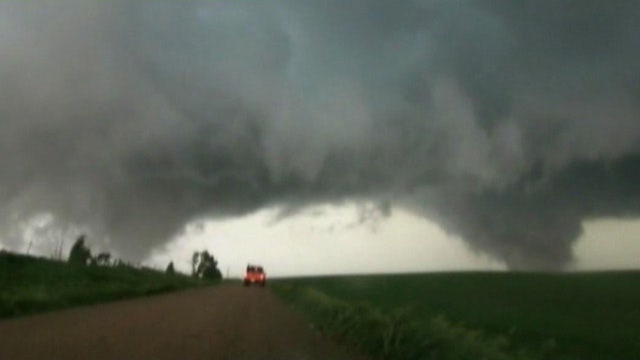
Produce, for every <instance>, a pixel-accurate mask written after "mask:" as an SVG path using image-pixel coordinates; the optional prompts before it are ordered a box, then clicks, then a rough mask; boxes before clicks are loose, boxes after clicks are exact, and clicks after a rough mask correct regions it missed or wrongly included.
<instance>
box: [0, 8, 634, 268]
mask: <svg viewBox="0 0 640 360" xmlns="http://www.w3.org/2000/svg"><path fill="white" fill-rule="evenodd" d="M638 16H640V3H638V2H637V1H616V2H612V3H605V2H602V1H518V2H512V1H403V2H398V1H349V2H343V1H293V0H292V1H270V2H250V1H173V2H168V1H149V2H142V1H138V2H130V1H80V0H77V1H74V0H60V1H57V2H41V3H36V2H22V1H5V2H2V3H0V82H1V84H2V85H1V87H0V169H2V170H1V172H0V219H1V220H0V222H1V224H0V225H1V226H0V228H1V229H3V231H4V233H5V234H10V233H11V234H15V231H14V230H15V226H16V225H15V224H18V223H20V221H23V220H25V219H28V218H29V217H31V216H33V215H34V214H38V213H42V212H50V213H52V214H54V215H55V217H56V219H57V220H56V221H62V222H63V223H64V222H66V223H71V224H77V225H78V226H83V227H88V228H90V229H91V231H92V232H94V233H95V234H99V235H105V236H108V237H109V238H110V239H111V241H112V246H114V247H115V248H116V250H117V251H119V252H120V253H123V254H126V256H129V257H132V258H140V257H142V256H144V255H145V254H147V253H148V252H149V250H150V249H152V248H153V247H155V246H157V245H160V244H163V243H164V242H165V241H166V240H167V239H168V238H170V237H171V236H172V235H174V234H176V233H177V232H179V231H180V229H181V228H182V226H183V225H184V224H185V223H187V222H189V221H193V220H196V219H199V218H204V217H209V216H217V217H224V216H233V215H237V214H242V213H246V212H249V211H253V210H256V209H259V208H261V207H263V206H272V205H273V206H282V207H284V208H285V209H296V208H299V207H301V206H305V205H307V204H312V203H316V202H325V201H332V202H339V201H346V200H348V199H371V200H374V202H377V203H380V204H383V205H381V208H380V211H381V213H387V212H389V211H390V209H391V205H394V206H403V207H407V208H410V209H413V210H415V211H417V212H419V213H421V214H424V215H425V216H426V217H429V218H432V219H435V220H437V221H438V222H439V223H440V224H442V225H443V226H444V227H445V228H446V229H448V230H450V231H452V232H454V233H457V234H461V235H462V236H463V237H464V238H465V240H466V241H467V242H468V243H469V244H470V246H471V247H473V248H474V249H477V250H479V251H483V252H486V253H489V254H491V255H493V256H495V257H497V258H500V259H504V260H506V261H507V263H508V264H509V265H510V266H511V267H514V268H532V267H546V268H548V267H559V266H562V265H563V264H565V263H566V262H567V261H569V260H570V259H571V244H572V242H573V241H574V240H575V239H576V238H577V237H578V236H579V235H580V233H581V222H582V221H583V220H584V219H586V218H592V217H601V216H635V215H637V214H638V210H640V206H639V205H637V204H640V202H638V201H634V200H637V198H638V195H639V194H640V191H639V190H640V189H638V187H637V185H635V184H638V183H639V182H638V180H640V179H639V177H640V174H638V173H637V171H635V170H634V169H636V168H637V167H638V166H640V164H638V161H637V157H638V155H639V154H638V152H639V151H640V121H638V115H639V107H638V106H639V103H640V95H639V94H640V91H639V90H638V89H640V62H638V61H637V59H638V55H639V54H638V52H639V51H640V46H639V45H640V44H639V43H638V42H639V40H638V39H640V25H639V24H640V23H639V22H638V21H636V19H637V18H638ZM285 213H286V211H285ZM5 236H9V235H5Z"/></svg>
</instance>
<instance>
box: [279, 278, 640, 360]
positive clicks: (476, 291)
mask: <svg viewBox="0 0 640 360" xmlns="http://www.w3.org/2000/svg"><path fill="white" fill-rule="evenodd" d="M280 284H281V285H282V286H285V287H288V288H291V287H293V288H303V287H310V288H311V289H314V290H318V291H321V292H322V293H324V294H326V295H327V296H329V297H333V298H336V299H341V300H344V301H346V302H349V303H362V302H364V303H368V304H370V305H371V306H374V307H376V308H378V309H381V311H383V312H386V313H392V312H393V309H396V311H397V309H400V308H404V309H407V311H409V312H410V313H411V314H412V315H411V316H412V317H413V318H415V319H422V320H421V321H425V322H426V321H431V320H429V319H434V318H436V317H438V316H440V315H443V316H444V317H446V319H448V320H449V321H450V322H451V323H453V324H459V325H460V326H462V327H464V328H465V329H476V330H480V331H482V333H483V334H488V335H495V336H501V337H506V338H507V339H508V340H509V341H510V342H512V343H515V344H517V345H518V347H522V348H528V349H535V348H537V347H540V346H541V344H555V346H554V347H555V349H554V356H553V358H554V359H594V360H595V359H638V358H639V356H640V355H639V354H640V330H639V329H640V328H639V327H638V324H640V272H603V273H576V274H530V273H435V274H412V275H384V276H345V277H318V278H300V279H290V280H283V281H281V282H280Z"/></svg>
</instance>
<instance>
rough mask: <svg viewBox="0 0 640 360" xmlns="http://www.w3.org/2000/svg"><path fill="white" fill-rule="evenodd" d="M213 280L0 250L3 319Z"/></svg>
mask: <svg viewBox="0 0 640 360" xmlns="http://www.w3.org/2000/svg"><path fill="white" fill-rule="evenodd" d="M208 284H211V282H206V281H203V280H196V279H193V278H191V277H188V276H184V275H167V274H164V273H162V272H158V271H153V270H145V269H135V268H132V267H125V266H121V267H98V266H73V265H69V264H67V263H62V262H57V261H52V260H48V259H43V258H35V257H29V256H23V255H17V254H11V253H0V318H9V317H15V316H21V315H27V314H33V313H37V312H43V311H47V310H54V309H62V308H68V307H73V306H78V305H87V304H93V303H98V302H105V301H112V300H118V299H124V298H131V297H138V296H146V295H151V294H157V293H162V292H169V291H174V290H179V289H185V288H190V287H196V286H204V285H208Z"/></svg>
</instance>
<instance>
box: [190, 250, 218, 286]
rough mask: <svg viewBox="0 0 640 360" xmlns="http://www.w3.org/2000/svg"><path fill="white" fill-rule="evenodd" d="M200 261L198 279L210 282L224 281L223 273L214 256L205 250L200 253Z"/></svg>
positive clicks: (197, 271) (197, 272)
mask: <svg viewBox="0 0 640 360" xmlns="http://www.w3.org/2000/svg"><path fill="white" fill-rule="evenodd" d="M194 258H195V256H194ZM198 259H199V260H200V261H199V262H198V266H197V268H196V273H195V274H196V276H197V277H199V278H203V279H209V280H218V279H222V272H220V270H219V269H218V261H217V260H216V258H215V257H213V255H211V254H210V253H209V252H208V251H207V250H204V251H202V252H200V253H199V255H198Z"/></svg>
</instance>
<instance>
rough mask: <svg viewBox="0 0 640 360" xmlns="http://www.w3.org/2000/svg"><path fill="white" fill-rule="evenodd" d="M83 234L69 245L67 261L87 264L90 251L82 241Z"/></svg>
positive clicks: (89, 258)
mask: <svg viewBox="0 0 640 360" xmlns="http://www.w3.org/2000/svg"><path fill="white" fill-rule="evenodd" d="M84 239H85V235H80V236H79V237H78V239H77V240H76V242H75V243H74V244H73V246H72V247H71V251H70V252H69V263H70V264H75V265H82V266H85V265H87V262H88V261H89V260H91V251H90V250H89V247H87V246H86V245H85V243H84Z"/></svg>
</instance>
